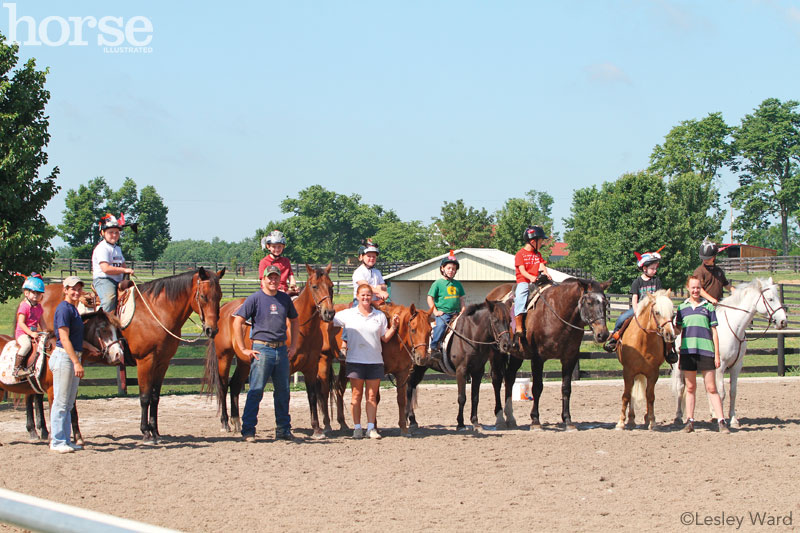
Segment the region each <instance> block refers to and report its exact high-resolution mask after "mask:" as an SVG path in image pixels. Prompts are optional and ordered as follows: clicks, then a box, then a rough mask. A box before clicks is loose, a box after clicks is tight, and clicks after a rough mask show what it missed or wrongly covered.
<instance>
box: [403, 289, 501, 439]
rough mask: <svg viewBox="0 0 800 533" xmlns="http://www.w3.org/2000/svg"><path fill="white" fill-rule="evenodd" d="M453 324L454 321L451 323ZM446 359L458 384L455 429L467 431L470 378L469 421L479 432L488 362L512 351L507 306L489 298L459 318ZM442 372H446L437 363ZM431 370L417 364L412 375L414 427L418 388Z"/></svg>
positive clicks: (408, 407)
mask: <svg viewBox="0 0 800 533" xmlns="http://www.w3.org/2000/svg"><path fill="white" fill-rule="evenodd" d="M451 324H452V322H451ZM452 331H453V334H452V340H451V341H450V345H449V348H448V350H447V353H446V354H444V355H443V357H447V358H448V359H449V362H450V363H451V364H452V367H453V369H454V370H455V375H456V382H457V384H458V415H457V417H456V421H457V424H458V425H457V427H456V430H458V431H462V430H464V429H466V426H465V425H464V406H465V405H466V403H467V392H466V388H467V376H469V377H470V379H471V381H472V388H471V391H470V392H471V395H470V396H471V400H472V410H471V413H470V422H471V423H472V427H473V429H474V431H479V430H480V426H479V425H478V401H479V395H480V387H481V379H482V378H483V374H484V368H485V367H486V361H487V360H488V359H489V358H490V357H492V356H493V355H494V354H498V353H502V354H507V353H509V352H510V350H511V345H512V342H511V336H512V333H511V315H510V311H509V308H508V306H507V305H506V304H505V303H503V302H499V301H494V300H489V299H487V300H486V301H484V302H481V303H479V304H472V305H470V306H467V308H466V309H465V310H464V311H463V312H462V313H461V314H460V315H459V317H458V321H457V322H456V323H455V326H454V327H453V329H452ZM436 366H438V367H440V368H439V369H441V370H444V368H443V367H442V365H440V364H439V363H437V365H436ZM428 368H430V367H429V366H423V365H421V364H416V365H415V366H414V370H413V372H412V374H411V378H410V383H409V388H408V394H407V396H408V398H407V404H406V410H405V416H406V417H407V418H408V420H409V423H410V425H411V427H412V428H417V427H419V424H418V422H417V417H416V413H415V412H414V403H415V400H416V394H417V386H418V385H419V384H420V382H421V381H422V378H423V376H424V375H425V372H426V371H427V370H428Z"/></svg>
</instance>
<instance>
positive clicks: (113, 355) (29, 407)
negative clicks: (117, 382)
mask: <svg viewBox="0 0 800 533" xmlns="http://www.w3.org/2000/svg"><path fill="white" fill-rule="evenodd" d="M83 324H84V339H85V341H86V342H88V343H89V344H91V345H92V346H95V347H96V348H97V351H88V350H87V351H84V352H83V357H82V359H83V363H84V364H86V363H89V364H103V365H121V364H123V359H124V353H123V349H122V346H121V344H120V338H121V336H120V333H119V320H117V317H115V316H113V315H108V314H106V313H105V312H104V311H102V310H100V311H97V312H94V313H89V314H86V315H83ZM13 340H14V338H13V337H9V336H7V335H0V351H2V349H3V348H4V347H5V345H6V344H7V343H9V342H11V341H13ZM47 342H48V349H47V355H48V357H49V352H50V351H52V348H53V347H55V337H54V336H50V337H49V339H48V341H47ZM41 385H42V389H43V390H44V391H45V392H46V393H47V397H48V399H50V401H51V402H52V398H53V373H52V372H51V371H50V366H49V365H47V370H46V372H45V375H44V377H43V379H42V380H41ZM0 388H3V389H5V390H7V391H8V392H12V393H17V394H25V395H26V402H25V403H26V405H25V407H26V414H27V424H26V429H27V430H28V434H29V435H30V438H31V440H37V439H41V440H47V439H48V436H49V433H48V431H47V423H46V422H45V418H44V405H43V404H42V395H41V394H38V393H37V392H36V391H35V390H34V389H33V387H31V385H30V383H29V382H28V381H27V380H26V381H23V382H21V383H18V384H15V385H4V384H2V383H0ZM34 411H35V414H36V422H35V423H34ZM71 416H72V434H73V436H74V439H75V442H76V443H78V444H84V442H83V437H82V436H81V431H80V428H79V425H78V409H77V406H75V407H73V408H72V413H71ZM37 426H38V427H39V431H40V432H41V435H39V434H37V432H36V427H37Z"/></svg>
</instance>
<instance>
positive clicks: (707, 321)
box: [677, 298, 717, 357]
mask: <svg viewBox="0 0 800 533" xmlns="http://www.w3.org/2000/svg"><path fill="white" fill-rule="evenodd" d="M677 322H678V324H679V325H680V326H681V328H683V331H682V332H681V354H698V355H702V356H705V357H714V337H712V335H711V328H715V327H717V313H716V311H714V306H713V305H711V304H710V303H709V302H707V301H705V300H703V301H702V302H700V303H699V304H697V306H692V302H691V301H690V300H689V299H688V298H687V299H686V301H684V302H683V303H682V304H680V305H679V306H678V316H677Z"/></svg>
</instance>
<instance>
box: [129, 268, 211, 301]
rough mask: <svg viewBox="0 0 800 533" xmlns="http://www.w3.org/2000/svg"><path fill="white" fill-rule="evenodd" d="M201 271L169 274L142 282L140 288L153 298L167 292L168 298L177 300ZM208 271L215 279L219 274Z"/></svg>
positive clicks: (143, 292)
mask: <svg viewBox="0 0 800 533" xmlns="http://www.w3.org/2000/svg"><path fill="white" fill-rule="evenodd" d="M198 272H199V269H198V270H190V271H188V272H181V273H180V274H175V275H174V276H167V277H166V278H158V279H154V280H153V281H148V282H146V283H142V284H141V285H139V290H140V291H142V294H148V295H150V296H152V297H153V298H155V297H157V296H158V295H159V294H161V293H162V292H164V291H166V292H167V298H169V299H170V300H177V299H178V298H180V297H181V295H182V294H183V292H184V291H185V290H186V286H187V285H189V286H191V284H192V278H193V277H194V275H195V274H197V273H198ZM206 273H207V274H208V275H209V276H210V277H211V279H214V277H215V276H216V275H217V273H216V272H213V271H211V270H206Z"/></svg>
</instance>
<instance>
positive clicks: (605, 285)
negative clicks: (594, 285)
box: [600, 279, 614, 292]
mask: <svg viewBox="0 0 800 533" xmlns="http://www.w3.org/2000/svg"><path fill="white" fill-rule="evenodd" d="M613 282H614V280H613V279H609V280H608V281H604V282H603V283H601V284H600V288H601V289H603V292H606V290H607V289H608V288H609V287H610V286H611V284H612V283H613Z"/></svg>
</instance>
